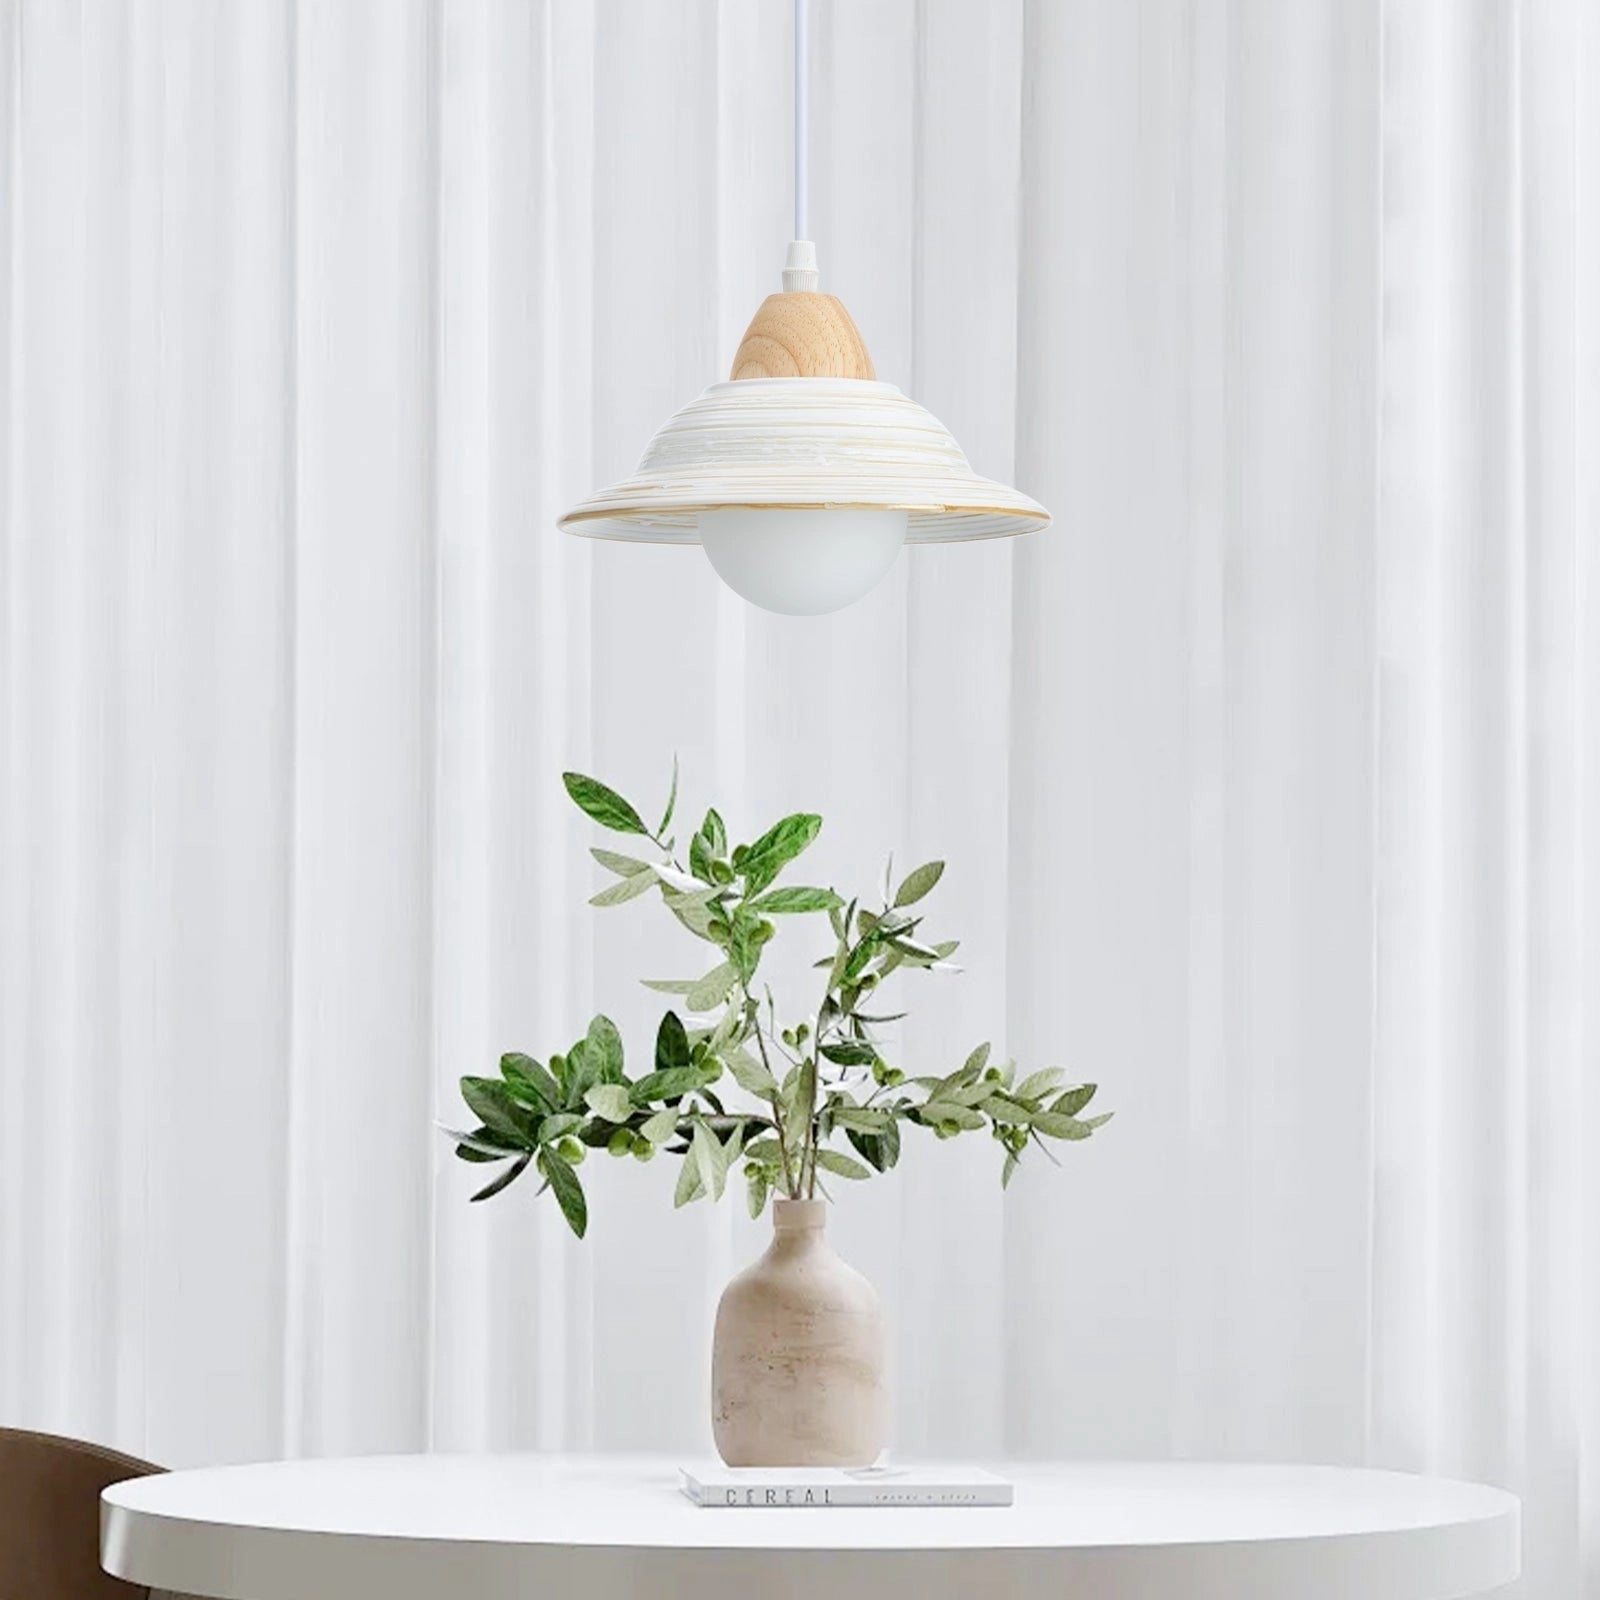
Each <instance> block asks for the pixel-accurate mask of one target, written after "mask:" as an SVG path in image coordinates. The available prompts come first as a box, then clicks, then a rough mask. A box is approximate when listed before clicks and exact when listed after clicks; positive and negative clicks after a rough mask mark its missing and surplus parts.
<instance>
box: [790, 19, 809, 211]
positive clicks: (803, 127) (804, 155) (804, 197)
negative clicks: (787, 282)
mask: <svg viewBox="0 0 1600 1600" xmlns="http://www.w3.org/2000/svg"><path fill="white" fill-rule="evenodd" d="M810 11H811V8H810V6H809V5H808V4H807V0H794V236H795V238H796V239H809V238H810V237H811V233H810V226H811V219H810V218H809V217H808V216H807V215H806V202H807V201H808V200H809V198H810V195H809V194H808V190H809V189H810V186H811V172H810V165H811V129H810V126H809V123H810V113H811V106H810V103H809V102H810V99H811V37H810V35H811V16H810Z"/></svg>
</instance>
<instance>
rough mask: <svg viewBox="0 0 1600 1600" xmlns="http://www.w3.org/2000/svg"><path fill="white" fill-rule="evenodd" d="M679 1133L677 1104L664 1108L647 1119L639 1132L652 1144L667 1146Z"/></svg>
mask: <svg viewBox="0 0 1600 1600" xmlns="http://www.w3.org/2000/svg"><path fill="white" fill-rule="evenodd" d="M677 1131H678V1108H677V1106H676V1105H675V1104H674V1105H669V1106H663V1107H662V1108H661V1109H660V1110H659V1111H657V1112H656V1113H655V1114H654V1115H653V1116H651V1117H647V1118H646V1119H645V1121H644V1122H643V1123H642V1124H641V1125H640V1128H639V1132H640V1133H642V1134H643V1135H644V1136H645V1138H647V1139H648V1140H649V1141H650V1143H651V1144H665V1143H666V1142H667V1140H668V1139H670V1138H671V1137H672V1136H673V1134H675V1133H676V1132H677Z"/></svg>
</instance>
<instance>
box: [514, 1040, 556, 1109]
mask: <svg viewBox="0 0 1600 1600" xmlns="http://www.w3.org/2000/svg"><path fill="white" fill-rule="evenodd" d="M500 1076H501V1077H502V1078H504V1079H505V1081H506V1088H508V1089H509V1090H510V1091H511V1093H512V1094H513V1095H514V1096H515V1097H516V1098H517V1099H518V1100H520V1101H521V1102H522V1103H523V1104H524V1105H526V1106H530V1107H531V1108H532V1109H533V1110H535V1111H554V1110H555V1108H556V1107H557V1106H558V1105H560V1104H561V1090H560V1088H559V1087H557V1084H556V1080H555V1079H554V1078H552V1077H551V1076H550V1074H549V1073H548V1072H546V1071H545V1070H544V1068H543V1067H541V1066H540V1065H539V1063H538V1062H537V1061H535V1060H534V1059H533V1057H532V1056H525V1055H523V1054H522V1052H521V1051H520V1050H512V1051H508V1052H507V1053H506V1054H505V1055H503V1056H501V1057H500Z"/></svg>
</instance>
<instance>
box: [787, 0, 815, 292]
mask: <svg viewBox="0 0 1600 1600" xmlns="http://www.w3.org/2000/svg"><path fill="white" fill-rule="evenodd" d="M810 191H811V7H810V4H809V0H794V239H793V241H792V242H791V243H790V245H789V254H788V258H787V259H786V260H785V261H784V263H783V288H784V292H785V293H786V294H795V293H808V294H815V293H816V291H817V286H818V284H819V283H820V282H821V279H820V278H819V277H818V276H817V247H816V246H815V245H814V244H812V243H811V241H810V239H809V238H808V237H807V235H808V234H809V233H810V231H811V219H810V217H809V215H808V214H807V212H808V202H809V200H810Z"/></svg>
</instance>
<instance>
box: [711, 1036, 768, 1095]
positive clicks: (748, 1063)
mask: <svg viewBox="0 0 1600 1600" xmlns="http://www.w3.org/2000/svg"><path fill="white" fill-rule="evenodd" d="M723 1060H724V1061H726V1062H727V1065H728V1071H729V1072H731V1073H732V1074H733V1081H734V1082H735V1083H737V1084H738V1085H739V1087H740V1088H741V1089H743V1090H744V1091H745V1093H746V1094H754V1095H760V1096H761V1097H762V1098H763V1099H765V1098H767V1097H768V1096H770V1095H773V1094H775V1093H776V1092H777V1088H778V1085H777V1083H776V1081H775V1080H774V1079H773V1076H772V1074H771V1073H770V1072H769V1071H768V1070H767V1068H766V1064H765V1063H764V1062H761V1061H758V1060H756V1058H755V1057H754V1056H753V1055H751V1054H750V1052H749V1051H748V1050H742V1049H739V1048H738V1047H735V1048H734V1049H732V1050H727V1051H724V1052H723Z"/></svg>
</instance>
